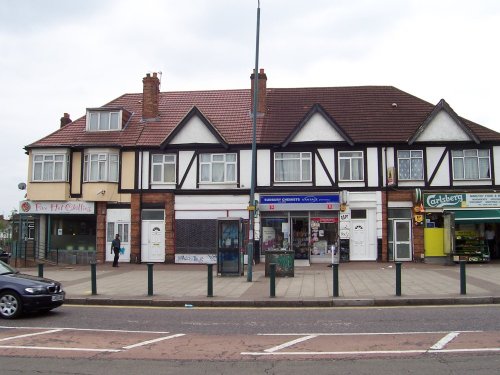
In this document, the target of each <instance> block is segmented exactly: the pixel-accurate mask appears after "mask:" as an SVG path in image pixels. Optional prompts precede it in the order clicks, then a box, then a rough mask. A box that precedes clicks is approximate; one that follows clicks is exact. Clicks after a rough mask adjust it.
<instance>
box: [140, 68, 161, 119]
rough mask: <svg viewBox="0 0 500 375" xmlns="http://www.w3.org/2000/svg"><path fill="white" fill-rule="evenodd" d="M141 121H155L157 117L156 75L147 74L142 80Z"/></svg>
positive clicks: (157, 85) (158, 88)
mask: <svg viewBox="0 0 500 375" xmlns="http://www.w3.org/2000/svg"><path fill="white" fill-rule="evenodd" d="M142 88H143V91H142V119H143V120H147V119H155V118H157V117H158V115H159V96H160V80H159V79H158V75H157V74H156V73H153V76H152V77H151V74H149V73H147V74H146V77H144V78H143V79H142Z"/></svg>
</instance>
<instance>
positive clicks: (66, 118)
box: [61, 113, 72, 128]
mask: <svg viewBox="0 0 500 375" xmlns="http://www.w3.org/2000/svg"><path fill="white" fill-rule="evenodd" d="M70 122H72V121H71V119H70V118H69V113H65V114H64V115H63V117H61V128H63V127H65V126H66V125H68V124H69V123H70Z"/></svg>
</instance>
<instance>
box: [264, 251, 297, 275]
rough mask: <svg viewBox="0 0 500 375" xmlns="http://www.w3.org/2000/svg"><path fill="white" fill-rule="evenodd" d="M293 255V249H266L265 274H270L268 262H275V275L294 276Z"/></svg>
mask: <svg viewBox="0 0 500 375" xmlns="http://www.w3.org/2000/svg"><path fill="white" fill-rule="evenodd" d="M294 256H295V251H293V250H266V269H265V276H266V277H269V275H270V273H271V272H270V271H271V270H270V268H271V267H270V264H271V263H274V264H276V277H294Z"/></svg>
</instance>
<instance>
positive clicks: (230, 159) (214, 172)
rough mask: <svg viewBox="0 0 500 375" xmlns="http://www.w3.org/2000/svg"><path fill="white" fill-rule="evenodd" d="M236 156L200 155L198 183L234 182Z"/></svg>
mask: <svg viewBox="0 0 500 375" xmlns="http://www.w3.org/2000/svg"><path fill="white" fill-rule="evenodd" d="M236 159H237V158H236V154H200V182H208V183H225V182H236Z"/></svg>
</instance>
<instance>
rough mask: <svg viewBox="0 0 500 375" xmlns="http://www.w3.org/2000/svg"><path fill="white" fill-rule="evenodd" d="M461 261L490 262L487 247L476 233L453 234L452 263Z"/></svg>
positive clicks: (461, 232)
mask: <svg viewBox="0 0 500 375" xmlns="http://www.w3.org/2000/svg"><path fill="white" fill-rule="evenodd" d="M463 260H464V261H466V262H470V263H476V262H489V261H490V251H489V249H488V245H487V244H486V243H485V242H484V239H482V238H480V237H479V236H478V234H477V233H476V232H473V231H457V232H455V252H454V254H453V261H454V262H459V261H463Z"/></svg>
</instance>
